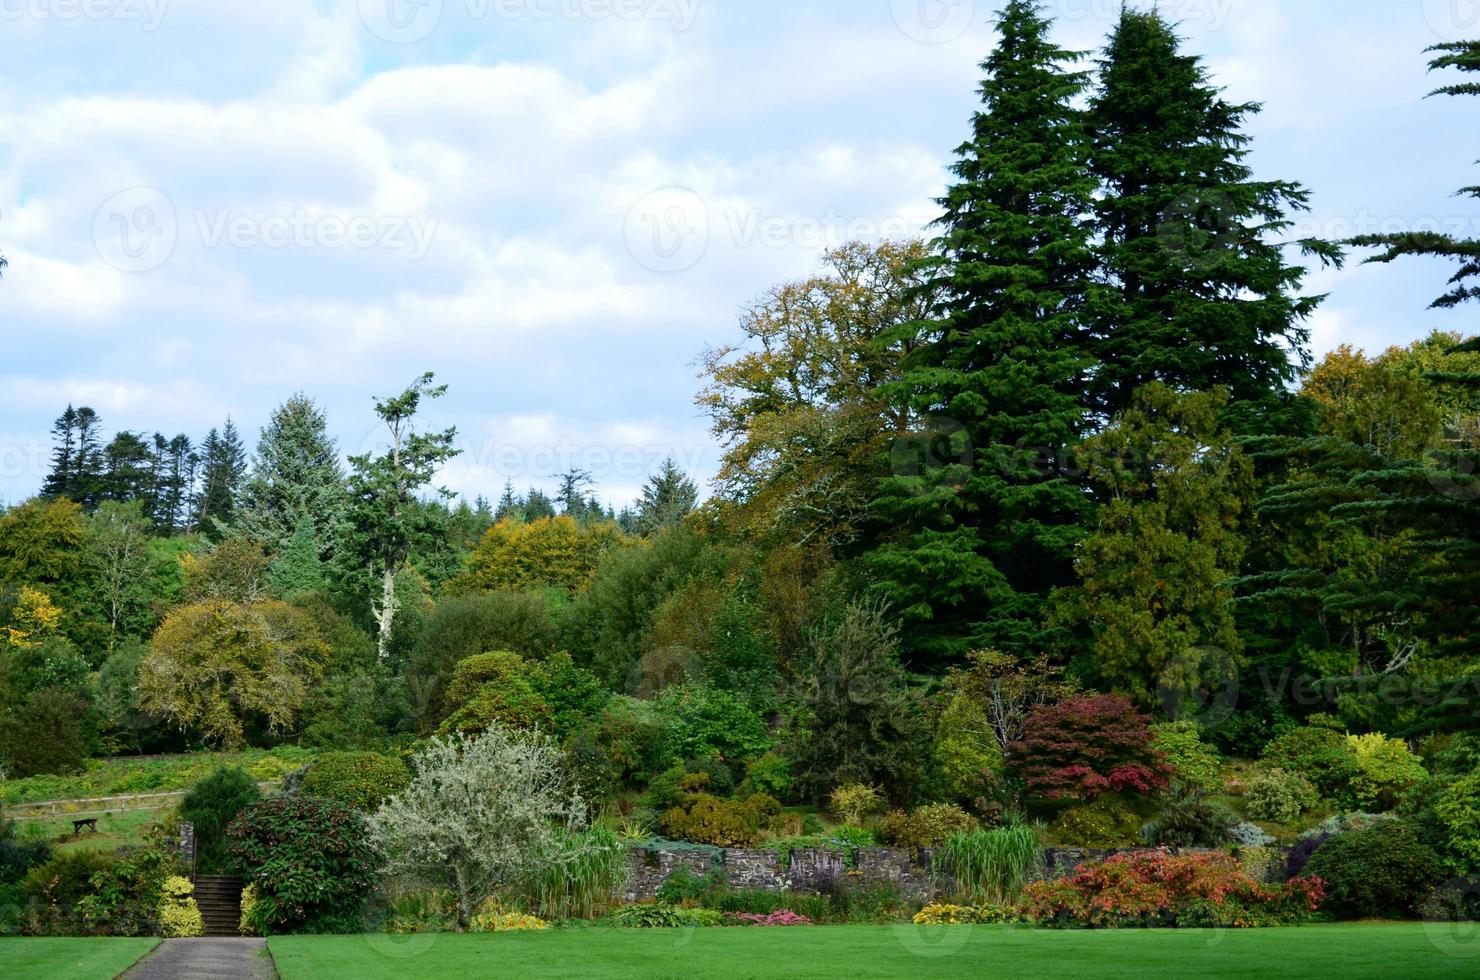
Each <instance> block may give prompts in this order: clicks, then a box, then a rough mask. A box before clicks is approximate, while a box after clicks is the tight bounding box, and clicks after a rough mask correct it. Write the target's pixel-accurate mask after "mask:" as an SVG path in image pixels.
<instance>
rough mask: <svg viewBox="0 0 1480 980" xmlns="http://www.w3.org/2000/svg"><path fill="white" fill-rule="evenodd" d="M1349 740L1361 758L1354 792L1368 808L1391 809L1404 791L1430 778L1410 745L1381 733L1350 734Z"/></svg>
mask: <svg viewBox="0 0 1480 980" xmlns="http://www.w3.org/2000/svg"><path fill="white" fill-rule="evenodd" d="M1346 740H1347V744H1348V745H1350V746H1351V748H1352V752H1353V753H1355V755H1356V758H1357V771H1356V774H1355V775H1354V776H1353V777H1352V781H1351V788H1352V792H1353V793H1354V794H1355V795H1356V798H1357V802H1358V803H1360V804H1361V805H1362V806H1364V807H1377V808H1381V809H1384V810H1391V809H1392V808H1393V807H1394V806H1396V805H1397V802H1398V797H1399V796H1401V795H1402V793H1403V792H1404V790H1407V789H1409V788H1411V787H1413V786H1415V785H1417V784H1418V783H1421V782H1423V781H1424V780H1425V779H1427V778H1428V776H1429V774H1428V771H1427V770H1426V769H1424V767H1423V762H1422V761H1420V760H1419V758H1418V756H1416V755H1414V754H1413V752H1412V751H1410V750H1409V748H1408V744H1407V743H1406V742H1403V741H1401V740H1399V739H1395V738H1388V737H1387V736H1386V735H1383V734H1381V733H1378V732H1374V733H1372V734H1370V735H1348V736H1347V737H1346Z"/></svg>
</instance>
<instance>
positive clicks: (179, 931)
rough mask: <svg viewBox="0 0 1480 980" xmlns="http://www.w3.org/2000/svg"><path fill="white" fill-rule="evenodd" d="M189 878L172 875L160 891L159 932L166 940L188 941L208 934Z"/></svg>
mask: <svg viewBox="0 0 1480 980" xmlns="http://www.w3.org/2000/svg"><path fill="white" fill-rule="evenodd" d="M194 891H195V886H194V885H192V884H191V883H190V879H189V878H183V877H181V876H179V875H172V876H171V877H169V878H166V879H165V880H164V884H163V885H161V886H160V889H159V931H160V933H161V934H162V935H163V936H164V937H165V938H166V939H186V938H189V937H192V936H204V935H205V934H206V925H205V920H204V919H202V918H201V914H200V907H199V906H197V905H196V904H195V899H193V898H191V897H190V896H191V894H192V893H193V892H194Z"/></svg>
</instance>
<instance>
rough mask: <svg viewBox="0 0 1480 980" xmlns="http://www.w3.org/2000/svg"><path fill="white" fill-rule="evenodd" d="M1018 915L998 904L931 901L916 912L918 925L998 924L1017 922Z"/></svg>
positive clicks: (916, 923) (915, 919)
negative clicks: (952, 903) (948, 903)
mask: <svg viewBox="0 0 1480 980" xmlns="http://www.w3.org/2000/svg"><path fill="white" fill-rule="evenodd" d="M1017 919H1018V915H1017V913H1016V912H1014V911H1013V910H1012V909H1008V908H1002V907H1001V906H997V905H980V906H977V905H946V904H944V903H941V902H931V903H930V904H929V905H927V906H925V907H924V908H923V909H921V910H920V911H919V912H916V913H915V918H914V923H915V925H917V926H958V925H997V924H998V923H1002V922H1015V921H1017Z"/></svg>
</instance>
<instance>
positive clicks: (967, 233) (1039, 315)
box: [871, 0, 1095, 658]
mask: <svg viewBox="0 0 1480 980" xmlns="http://www.w3.org/2000/svg"><path fill="white" fill-rule="evenodd" d="M1051 26H1052V25H1051V23H1050V21H1049V20H1048V19H1047V18H1046V17H1045V16H1044V14H1043V13H1042V11H1041V9H1040V7H1039V6H1038V5H1037V4H1036V3H1033V2H1030V0H1013V2H1010V3H1008V4H1007V6H1006V8H1005V9H1004V10H1003V12H1002V15H1001V19H1000V30H1001V40H1000V42H999V43H998V46H997V48H996V50H995V51H993V53H992V54H991V56H990V57H989V58H988V59H987V60H986V61H985V62H984V63H983V66H982V67H983V68H984V70H985V72H986V78H985V80H984V81H983V82H982V85H981V96H982V102H983V106H984V107H983V109H982V110H981V111H980V112H978V113H977V114H976V117H975V120H974V131H973V134H972V137H971V139H970V140H968V141H967V142H966V143H965V144H963V145H962V146H961V147H960V148H959V149H958V150H957V160H956V163H955V165H954V167H953V171H954V173H955V175H956V183H955V184H954V185H953V186H952V187H951V188H950V190H949V191H948V192H947V194H946V196H945V197H944V198H942V199H941V201H940V204H941V205H942V206H943V207H944V208H945V215H944V216H943V217H942V218H941V219H940V222H939V224H941V225H942V226H943V227H944V231H943V233H942V235H941V237H940V238H939V239H938V240H937V241H936V243H935V250H936V253H937V254H936V257H935V258H934V259H933V260H932V262H931V269H932V272H933V273H934V275H933V276H932V277H931V279H932V283H931V287H932V288H934V289H936V290H939V295H940V298H939V299H938V300H937V302H936V304H935V307H934V308H933V309H932V310H931V315H932V320H931V321H929V322H926V323H923V324H913V325H911V327H910V329H911V330H912V331H915V332H916V334H917V335H916V336H915V337H914V338H913V342H914V349H913V351H912V352H911V354H910V355H909V356H908V357H907V358H906V360H905V368H904V376H903V381H902V382H901V383H900V384H899V385H898V386H897V387H898V388H899V396H900V398H901V400H905V401H907V402H908V404H909V405H910V407H911V408H912V409H913V410H914V413H915V415H916V417H917V418H919V419H921V420H922V421H921V423H920V428H921V430H922V431H923V434H922V435H920V436H919V439H920V448H919V451H918V453H914V452H900V451H898V450H896V453H895V460H894V476H892V477H891V478H889V479H887V480H885V481H884V483H883V485H882V491H881V495H880V498H879V499H878V501H877V503H876V510H877V513H878V515H879V517H880V518H881V519H882V520H883V522H884V523H885V524H886V525H887V526H889V527H891V528H898V529H901V530H900V531H899V532H898V533H897V534H895V535H894V537H893V540H891V541H888V543H886V544H884V545H883V546H882V547H880V548H878V549H877V550H875V552H874V553H873V554H872V556H871V565H872V567H873V569H874V571H875V573H876V575H877V576H878V579H879V582H880V588H881V589H882V590H883V591H884V593H885V594H886V595H887V596H888V597H889V599H890V600H891V601H892V602H893V603H894V606H895V608H896V610H897V611H898V612H899V613H900V614H901V615H902V616H903V618H904V619H905V622H906V624H907V629H906V630H905V635H906V636H908V637H909V638H910V642H911V646H912V648H913V652H914V653H915V654H916V655H917V656H918V655H920V654H924V655H926V656H927V657H930V658H947V657H949V656H951V655H954V654H959V653H962V652H964V651H965V650H966V649H969V648H971V647H972V646H983V645H995V646H1001V647H1005V648H1023V649H1027V648H1031V647H1033V646H1034V645H1035V644H1036V643H1037V641H1038V639H1039V637H1038V636H1037V635H1036V634H1037V633H1038V632H1039V630H1040V629H1041V624H1042V621H1043V617H1042V616H1041V615H1040V607H1041V605H1042V603H1043V601H1044V600H1045V598H1046V596H1047V594H1048V592H1049V591H1050V590H1051V589H1052V588H1053V587H1054V586H1056V585H1063V584H1067V583H1069V582H1071V581H1072V580H1073V565H1072V557H1071V556H1072V550H1073V546H1074V543H1075V541H1076V540H1078V539H1079V537H1080V536H1081V535H1082V533H1083V531H1082V525H1083V523H1084V521H1085V516H1086V510H1087V507H1088V504H1087V500H1086V497H1085V495H1084V494H1083V492H1082V491H1081V490H1080V488H1079V487H1078V486H1076V485H1075V482H1074V481H1073V480H1072V479H1071V478H1070V477H1068V476H1067V475H1066V470H1067V469H1068V460H1067V458H1066V455H1067V451H1068V448H1069V447H1071V446H1072V445H1073V444H1074V443H1075V441H1076V440H1077V439H1078V437H1079V434H1080V430H1081V428H1082V421H1083V413H1082V410H1081V408H1080V405H1079V398H1078V387H1079V384H1080V379H1081V378H1082V376H1083V375H1084V373H1085V371H1086V369H1087V366H1088V362H1087V359H1086V355H1085V350H1084V342H1083V337H1082V332H1081V327H1080V316H1081V311H1082V308H1083V306H1084V304H1085V302H1086V288H1087V285H1088V283H1089V281H1090V279H1091V274H1092V270H1093V267H1094V254H1093V251H1092V249H1091V247H1090V239H1089V231H1088V227H1087V220H1086V217H1087V214H1088V212H1089V210H1090V206H1091V196H1092V194H1093V192H1094V189H1095V184H1094V181H1093V180H1092V179H1091V178H1090V176H1089V173H1088V166H1087V159H1086V153H1087V150H1086V145H1085V135H1084V131H1083V128H1082V117H1081V113H1080V112H1079V111H1078V110H1077V109H1076V108H1075V105H1074V103H1075V100H1076V99H1077V98H1079V96H1080V95H1081V94H1082V93H1083V92H1084V91H1085V89H1086V87H1087V85H1088V80H1087V77H1086V75H1085V74H1084V73H1082V72H1078V71H1074V70H1072V66H1073V64H1074V63H1075V62H1076V61H1077V60H1078V59H1079V57H1080V56H1079V55H1076V54H1074V53H1072V52H1069V51H1065V50H1063V49H1062V48H1059V47H1058V46H1056V45H1055V44H1053V43H1052V41H1051V40H1050V39H1049V33H1050V29H1051ZM942 287H943V288H942ZM908 444H909V443H908V442H906V445H908Z"/></svg>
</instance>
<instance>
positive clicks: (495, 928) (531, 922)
mask: <svg viewBox="0 0 1480 980" xmlns="http://www.w3.org/2000/svg"><path fill="white" fill-rule="evenodd" d="M548 926H549V923H547V922H545V920H544V919H541V918H540V917H539V916H537V915H529V914H528V913H526V912H509V911H505V910H504V908H503V907H502V906H501V905H500V904H499V903H498V900H497V899H489V900H488V901H487V902H485V903H484V904H483V907H482V908H481V909H480V910H479V911H478V914H477V915H475V916H473V920H472V927H473V931H474V932H530V931H534V930H539V929H545V928H548Z"/></svg>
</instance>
